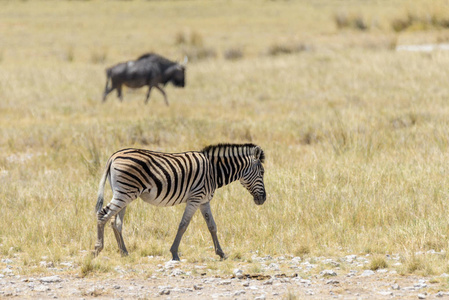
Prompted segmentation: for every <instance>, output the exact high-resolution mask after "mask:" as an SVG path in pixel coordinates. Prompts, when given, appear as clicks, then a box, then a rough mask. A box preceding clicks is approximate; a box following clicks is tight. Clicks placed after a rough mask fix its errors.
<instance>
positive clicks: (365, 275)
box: [360, 270, 376, 277]
mask: <svg viewBox="0 0 449 300" xmlns="http://www.w3.org/2000/svg"><path fill="white" fill-rule="evenodd" d="M374 274H376V273H375V272H374V271H372V270H365V271H363V273H362V274H361V275H360V276H362V277H368V276H373V275H374Z"/></svg>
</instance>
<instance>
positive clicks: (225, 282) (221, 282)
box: [218, 280, 232, 285]
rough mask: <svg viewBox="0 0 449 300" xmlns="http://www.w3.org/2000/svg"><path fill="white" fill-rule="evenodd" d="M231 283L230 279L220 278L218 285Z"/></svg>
mask: <svg viewBox="0 0 449 300" xmlns="http://www.w3.org/2000/svg"><path fill="white" fill-rule="evenodd" d="M231 283H232V281H231V280H222V281H220V282H219V283H218V284H219V285H230V284H231Z"/></svg>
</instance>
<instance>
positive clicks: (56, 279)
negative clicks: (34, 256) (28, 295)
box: [39, 275, 62, 283]
mask: <svg viewBox="0 0 449 300" xmlns="http://www.w3.org/2000/svg"><path fill="white" fill-rule="evenodd" d="M39 281H40V282H45V283H53V282H61V281H62V279H61V278H60V277H59V276H58V275H55V276H47V277H42V278H40V279H39Z"/></svg>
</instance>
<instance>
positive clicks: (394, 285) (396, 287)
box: [391, 284, 401, 290]
mask: <svg viewBox="0 0 449 300" xmlns="http://www.w3.org/2000/svg"><path fill="white" fill-rule="evenodd" d="M391 289H393V290H400V289H401V288H400V287H399V284H393V285H392V286H391Z"/></svg>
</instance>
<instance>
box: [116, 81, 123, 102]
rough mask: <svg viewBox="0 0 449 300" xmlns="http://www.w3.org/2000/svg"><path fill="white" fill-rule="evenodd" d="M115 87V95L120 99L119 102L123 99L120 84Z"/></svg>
mask: <svg viewBox="0 0 449 300" xmlns="http://www.w3.org/2000/svg"><path fill="white" fill-rule="evenodd" d="M116 89H117V97H118V98H119V99H120V102H121V101H123V96H122V85H121V84H120V85H118V86H117V87H116Z"/></svg>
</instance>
